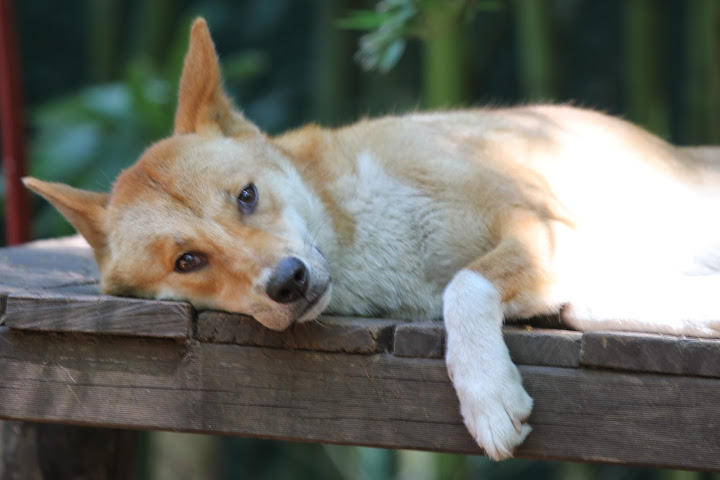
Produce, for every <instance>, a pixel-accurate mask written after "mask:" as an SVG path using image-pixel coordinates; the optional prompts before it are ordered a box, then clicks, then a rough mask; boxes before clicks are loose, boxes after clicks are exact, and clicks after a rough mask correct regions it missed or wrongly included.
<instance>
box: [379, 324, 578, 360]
mask: <svg viewBox="0 0 720 480" xmlns="http://www.w3.org/2000/svg"><path fill="white" fill-rule="evenodd" d="M503 336H504V338H505V343H506V344H507V346H508V349H509V350H510V356H511V357H512V359H513V361H514V362H515V363H517V364H523V365H547V366H556V367H571V368H575V367H577V366H579V365H580V338H581V337H582V334H581V333H580V332H571V331H566V330H556V329H546V328H533V327H530V326H505V327H504V328H503ZM393 348H394V349H393V353H394V354H395V355H397V356H400V357H411V358H443V357H444V356H445V328H444V327H443V324H442V323H441V322H422V323H409V324H405V325H399V326H398V327H397V328H396V329H395V343H394V347H393Z"/></svg>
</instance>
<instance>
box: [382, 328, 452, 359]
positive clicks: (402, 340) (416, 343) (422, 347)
mask: <svg viewBox="0 0 720 480" xmlns="http://www.w3.org/2000/svg"><path fill="white" fill-rule="evenodd" d="M393 353H394V354H395V355H397V356H398V357H409V358H443V357H444V356H445V327H444V326H443V324H442V322H418V323H408V324H405V325H398V327H397V328H396V329H395V340H394V342H393Z"/></svg>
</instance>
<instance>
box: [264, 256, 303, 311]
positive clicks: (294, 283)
mask: <svg viewBox="0 0 720 480" xmlns="http://www.w3.org/2000/svg"><path fill="white" fill-rule="evenodd" d="M308 283H309V282H308V270H307V267H306V266H305V263H303V261H302V260H300V259H299V258H297V257H285V258H283V259H282V260H280V263H278V265H277V267H275V271H274V272H273V273H272V275H271V276H270V281H268V284H267V286H266V287H265V292H266V293H267V294H268V296H269V297H270V298H272V299H273V300H275V301H276V302H278V303H290V302H294V301H295V300H298V299H300V298H302V297H303V296H304V295H305V292H306V291H307V288H308Z"/></svg>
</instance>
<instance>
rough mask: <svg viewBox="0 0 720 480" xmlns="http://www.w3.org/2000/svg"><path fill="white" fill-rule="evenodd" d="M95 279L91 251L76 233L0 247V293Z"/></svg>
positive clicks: (95, 268) (86, 281)
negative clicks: (59, 237)
mask: <svg viewBox="0 0 720 480" xmlns="http://www.w3.org/2000/svg"><path fill="white" fill-rule="evenodd" d="M97 281H98V272H97V266H96V265H95V260H94V259H93V256H92V251H91V250H90V248H89V247H88V245H87V243H86V242H85V241H84V240H83V239H82V238H81V237H79V236H73V237H66V238H61V239H53V240H42V241H38V242H32V243H28V244H26V245H21V246H18V247H10V248H3V249H0V293H4V294H9V293H17V292H28V291H41V290H46V289H52V288H55V287H62V286H66V285H73V284H87V283H91V282H97Z"/></svg>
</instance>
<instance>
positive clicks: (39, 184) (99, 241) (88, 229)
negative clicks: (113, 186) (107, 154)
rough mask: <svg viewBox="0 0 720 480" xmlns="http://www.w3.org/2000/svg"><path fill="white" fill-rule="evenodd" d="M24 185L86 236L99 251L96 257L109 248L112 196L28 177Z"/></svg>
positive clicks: (24, 179)
mask: <svg viewBox="0 0 720 480" xmlns="http://www.w3.org/2000/svg"><path fill="white" fill-rule="evenodd" d="M23 183H25V186H26V187H28V188H29V189H30V190H32V191H33V192H35V193H37V194H39V195H41V196H43V197H45V199H46V200H47V201H48V202H50V203H51V204H52V205H53V206H54V207H55V208H57V209H58V210H59V211H60V213H62V214H63V215H64V216H65V218H67V219H68V221H69V222H70V223H72V224H73V226H74V227H75V228H76V229H77V230H78V231H79V232H80V233H81V234H82V236H83V237H85V240H87V242H88V243H89V244H90V246H91V247H93V250H95V255H96V257H97V256H98V254H99V253H101V252H103V251H104V250H105V248H106V245H107V232H106V231H105V218H106V216H107V208H106V206H107V203H108V199H109V198H110V195H108V194H106V193H97V192H89V191H86V190H80V189H77V188H73V187H71V186H69V185H64V184H62V183H50V182H43V181H41V180H38V179H36V178H32V177H25V178H23Z"/></svg>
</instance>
